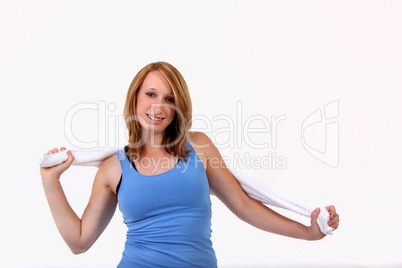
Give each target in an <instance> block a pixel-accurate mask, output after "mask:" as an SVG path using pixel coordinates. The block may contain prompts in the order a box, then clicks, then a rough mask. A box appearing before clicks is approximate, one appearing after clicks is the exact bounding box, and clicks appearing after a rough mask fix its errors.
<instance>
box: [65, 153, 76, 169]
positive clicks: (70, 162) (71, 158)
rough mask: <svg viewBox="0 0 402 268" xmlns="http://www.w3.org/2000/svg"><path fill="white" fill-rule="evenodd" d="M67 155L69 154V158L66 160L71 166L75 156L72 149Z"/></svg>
mask: <svg viewBox="0 0 402 268" xmlns="http://www.w3.org/2000/svg"><path fill="white" fill-rule="evenodd" d="M67 155H68V158H67V161H66V162H67V164H68V165H69V166H70V165H71V164H72V163H73V161H74V156H73V154H72V153H71V152H70V151H68V152H67Z"/></svg>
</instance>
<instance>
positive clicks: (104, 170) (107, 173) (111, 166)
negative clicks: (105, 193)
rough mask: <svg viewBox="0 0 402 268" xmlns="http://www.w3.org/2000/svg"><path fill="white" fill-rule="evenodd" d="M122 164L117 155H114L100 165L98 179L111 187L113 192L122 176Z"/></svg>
mask: <svg viewBox="0 0 402 268" xmlns="http://www.w3.org/2000/svg"><path fill="white" fill-rule="evenodd" d="M121 173H122V170H121V165H120V161H119V158H118V156H117V155H113V156H111V157H109V158H108V159H106V160H105V161H104V162H103V163H102V164H101V165H100V167H99V170H98V173H97V174H96V179H98V178H99V180H101V181H102V184H104V185H105V186H107V187H110V188H111V189H112V190H113V192H114V191H115V189H116V187H117V184H118V183H119V180H120V177H121Z"/></svg>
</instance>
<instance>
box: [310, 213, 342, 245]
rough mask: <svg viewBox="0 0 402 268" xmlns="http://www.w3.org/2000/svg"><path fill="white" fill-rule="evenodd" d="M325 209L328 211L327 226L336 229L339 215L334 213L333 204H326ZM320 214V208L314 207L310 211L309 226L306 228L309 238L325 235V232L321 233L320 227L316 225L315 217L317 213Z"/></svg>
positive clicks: (318, 237) (313, 238)
mask: <svg viewBox="0 0 402 268" xmlns="http://www.w3.org/2000/svg"><path fill="white" fill-rule="evenodd" d="M325 208H326V209H327V211H328V212H329V215H330V218H329V221H328V226H329V227H332V228H334V230H336V229H338V226H339V215H338V214H337V213H336V210H335V207H334V206H327V207H325ZM319 214H320V209H319V208H316V209H315V210H314V211H313V212H312V213H311V226H309V227H308V228H307V232H308V233H309V237H310V238H311V240H319V239H322V238H323V237H325V234H323V233H322V232H321V231H320V228H319V227H318V223H317V218H318V215H319Z"/></svg>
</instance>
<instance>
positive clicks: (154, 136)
mask: <svg viewBox="0 0 402 268" xmlns="http://www.w3.org/2000/svg"><path fill="white" fill-rule="evenodd" d="M164 135H165V133H152V132H151V133H146V134H145V136H146V137H147V140H146V141H145V143H144V145H143V147H142V152H143V153H145V154H149V153H151V154H153V153H156V152H159V151H161V150H163V151H165V148H164V146H162V142H163V138H164Z"/></svg>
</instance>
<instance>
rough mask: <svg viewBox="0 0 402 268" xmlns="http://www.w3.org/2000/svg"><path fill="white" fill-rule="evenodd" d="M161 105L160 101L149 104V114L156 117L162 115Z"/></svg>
mask: <svg viewBox="0 0 402 268" xmlns="http://www.w3.org/2000/svg"><path fill="white" fill-rule="evenodd" d="M162 106H163V104H162V101H159V100H157V101H155V102H154V103H152V104H151V113H153V114H154V115H158V114H161V113H162V109H163V107H162Z"/></svg>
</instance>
